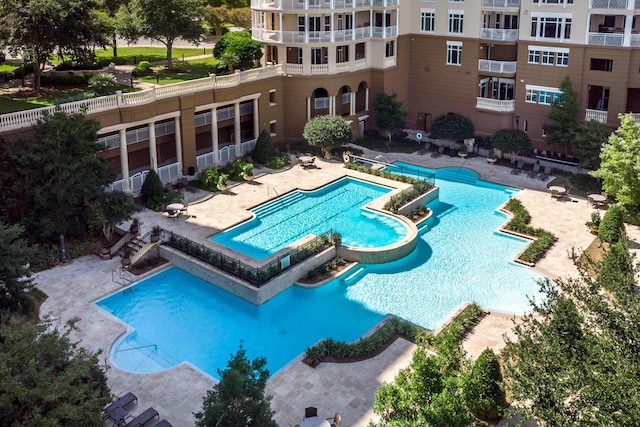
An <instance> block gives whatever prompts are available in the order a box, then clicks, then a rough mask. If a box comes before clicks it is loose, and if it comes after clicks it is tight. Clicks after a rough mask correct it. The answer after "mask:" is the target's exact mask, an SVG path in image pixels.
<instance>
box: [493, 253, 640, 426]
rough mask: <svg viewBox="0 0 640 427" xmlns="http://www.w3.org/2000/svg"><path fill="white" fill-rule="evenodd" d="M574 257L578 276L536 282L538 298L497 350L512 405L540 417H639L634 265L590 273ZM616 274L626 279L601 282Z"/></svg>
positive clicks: (631, 420) (586, 420)
mask: <svg viewBox="0 0 640 427" xmlns="http://www.w3.org/2000/svg"><path fill="white" fill-rule="evenodd" d="M626 250H627V251H628V249H626ZM576 265H577V267H578V269H579V271H580V276H579V277H577V278H569V279H565V280H558V281H557V282H556V283H553V284H552V283H551V282H550V281H548V280H547V281H544V282H543V283H541V287H542V290H543V292H544V293H545V295H546V299H545V300H544V301H541V302H535V303H534V304H533V313H530V314H527V315H525V316H524V318H523V321H522V322H521V323H519V324H518V325H517V326H516V327H515V329H514V333H515V338H514V339H513V340H508V342H507V347H506V348H505V350H504V351H503V353H502V359H503V361H504V367H505V379H506V381H505V383H506V384H507V387H508V390H509V392H510V394H511V396H512V397H513V402H514V403H513V406H514V409H515V410H516V411H518V412H520V413H522V414H523V416H524V417H527V418H529V417H533V418H534V419H535V420H536V421H537V422H538V423H539V424H540V425H556V426H561V425H567V426H568V425H585V424H589V425H639V424H640V395H638V393H637V392H636V389H637V384H638V381H639V380H640V358H638V354H640V339H639V336H638V327H637V325H638V322H639V321H640V296H639V295H638V294H637V293H636V291H635V285H636V282H635V273H636V272H637V267H634V266H633V265H634V263H631V264H630V263H626V262H625V263H620V264H619V265H621V269H620V271H618V273H617V274H616V275H606V276H603V275H600V276H599V277H598V279H594V278H593V277H591V276H590V275H589V273H588V271H587V269H586V268H583V266H581V265H580V264H576ZM596 267H597V264H596ZM592 271H593V269H592ZM621 277H624V280H625V281H626V282H627V283H633V286H631V287H629V286H626V287H617V286H615V284H613V283H608V284H605V281H607V280H610V279H611V278H613V279H614V280H620V278H621ZM604 289H611V290H612V291H611V292H606V291H604Z"/></svg>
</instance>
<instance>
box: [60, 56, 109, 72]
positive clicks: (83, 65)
mask: <svg viewBox="0 0 640 427" xmlns="http://www.w3.org/2000/svg"><path fill="white" fill-rule="evenodd" d="M110 62H111V61H109V60H107V59H99V60H97V61H95V62H76V61H65V62H63V63H62V64H60V65H56V68H55V69H56V70H57V71H69V70H100V69H102V68H104V67H106V66H108V65H109V64H110Z"/></svg>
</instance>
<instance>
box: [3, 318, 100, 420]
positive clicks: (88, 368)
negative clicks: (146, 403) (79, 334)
mask: <svg viewBox="0 0 640 427" xmlns="http://www.w3.org/2000/svg"><path fill="white" fill-rule="evenodd" d="M72 328H73V325H72V324H71V325H67V326H65V327H64V328H63V329H59V328H57V327H55V325H53V324H52V322H51V321H49V320H45V321H44V322H42V323H41V324H39V325H34V324H32V323H30V322H22V323H21V322H18V321H16V320H14V319H12V318H10V317H2V318H0V384H2V393H0V425H3V426H54V425H56V426H95V427H101V426H103V425H104V420H103V419H102V417H101V413H102V408H103V407H104V405H106V404H107V403H108V402H109V401H110V400H111V396H110V392H109V387H108V386H107V378H106V376H105V374H104V372H103V371H102V369H101V368H100V367H99V366H98V354H91V353H89V352H87V351H86V350H85V349H83V348H81V347H76V345H75V343H73V342H72V341H71V340H70V338H69V333H70V331H71V330H72Z"/></svg>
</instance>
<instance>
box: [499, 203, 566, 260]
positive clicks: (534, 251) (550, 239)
mask: <svg viewBox="0 0 640 427" xmlns="http://www.w3.org/2000/svg"><path fill="white" fill-rule="evenodd" d="M505 208H506V209H507V210H509V211H511V213H513V218H512V219H511V221H509V222H508V223H507V225H505V227H504V228H505V229H507V230H511V231H515V232H517V233H520V234H525V235H528V236H532V237H536V238H537V239H536V240H534V241H533V242H531V243H530V244H529V246H527V248H526V249H525V250H524V252H522V253H521V254H520V259H521V260H522V261H524V262H528V263H531V264H535V263H536V262H538V261H539V260H540V259H541V258H542V257H543V256H544V254H545V253H547V251H548V250H549V248H550V247H551V246H553V244H554V243H555V242H556V240H558V239H557V238H556V236H554V235H553V234H552V233H549V232H548V231H546V230H543V229H542V228H533V227H531V226H530V225H529V221H531V215H529V212H528V211H527V210H526V209H525V207H524V206H522V203H520V201H519V200H518V199H509V201H508V202H507V204H506V205H505Z"/></svg>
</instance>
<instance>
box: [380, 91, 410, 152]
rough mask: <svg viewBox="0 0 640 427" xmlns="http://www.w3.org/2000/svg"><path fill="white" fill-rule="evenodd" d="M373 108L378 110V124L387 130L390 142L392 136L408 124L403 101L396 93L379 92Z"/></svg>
mask: <svg viewBox="0 0 640 427" xmlns="http://www.w3.org/2000/svg"><path fill="white" fill-rule="evenodd" d="M373 109H374V110H375V112H376V124H377V125H378V127H379V128H380V129H382V130H384V131H386V132H387V136H388V138H389V144H390V143H391V136H392V135H393V134H394V133H395V132H396V131H397V130H399V129H404V127H405V126H406V125H405V123H404V118H405V117H406V116H407V113H406V111H404V110H403V109H402V102H400V101H398V100H397V94H396V93H393V94H391V95H387V94H386V93H384V92H378V94H377V95H376V99H375V101H374V102H373Z"/></svg>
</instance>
